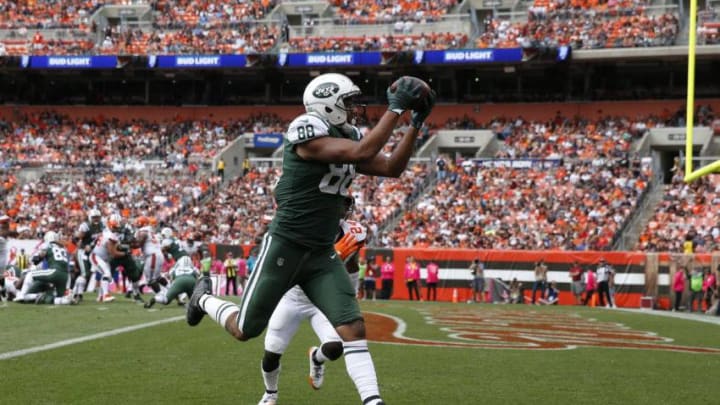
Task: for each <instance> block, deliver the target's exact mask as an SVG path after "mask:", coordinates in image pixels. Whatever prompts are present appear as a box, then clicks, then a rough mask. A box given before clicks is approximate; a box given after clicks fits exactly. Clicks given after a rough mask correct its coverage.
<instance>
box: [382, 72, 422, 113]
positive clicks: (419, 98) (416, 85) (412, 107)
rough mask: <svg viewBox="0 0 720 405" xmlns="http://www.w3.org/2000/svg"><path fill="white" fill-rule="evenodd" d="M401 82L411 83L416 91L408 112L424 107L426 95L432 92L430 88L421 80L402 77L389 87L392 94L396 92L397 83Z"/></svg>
mask: <svg viewBox="0 0 720 405" xmlns="http://www.w3.org/2000/svg"><path fill="white" fill-rule="evenodd" d="M401 80H409V81H411V82H412V84H411V87H412V88H416V89H418V92H417V96H416V98H415V100H413V102H412V104H411V105H410V107H409V109H410V110H416V109H418V108H422V107H424V103H425V102H426V100H427V97H428V95H430V93H431V92H432V89H431V88H430V86H429V85H428V84H427V83H426V82H425V81H424V80H422V79H419V78H417V77H415V76H403V77H401V78H399V79H397V80H396V81H395V82H394V83H393V84H391V85H390V92H392V93H394V92H395V91H396V90H397V86H398V83H399V82H400V81H401Z"/></svg>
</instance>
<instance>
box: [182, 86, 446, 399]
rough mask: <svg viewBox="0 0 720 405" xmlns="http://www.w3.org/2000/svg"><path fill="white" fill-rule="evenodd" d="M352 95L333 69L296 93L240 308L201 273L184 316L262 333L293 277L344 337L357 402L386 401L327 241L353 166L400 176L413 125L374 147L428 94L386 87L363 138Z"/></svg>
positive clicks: (240, 334)
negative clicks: (384, 102) (296, 112)
mask: <svg viewBox="0 0 720 405" xmlns="http://www.w3.org/2000/svg"><path fill="white" fill-rule="evenodd" d="M423 89H425V90H428V91H425V90H423ZM359 94H360V89H359V88H358V87H357V86H356V85H355V84H354V83H353V82H352V81H351V80H350V79H349V78H348V77H346V76H343V75H340V74H324V75H320V76H318V77H316V78H315V79H313V80H312V81H311V82H310V83H309V84H308V86H307V87H306V89H305V93H304V96H303V101H304V104H305V110H306V113H305V114H302V115H300V116H299V117H297V118H296V119H295V120H294V121H293V122H292V123H291V124H290V126H289V128H288V131H287V133H286V137H285V144H284V155H283V174H282V176H281V177H280V180H279V182H278V184H277V186H276V187H275V199H276V202H277V212H276V215H275V218H274V219H273V221H272V223H271V224H270V228H269V230H268V233H267V234H265V237H264V239H263V243H262V246H261V249H260V255H259V257H258V261H257V264H256V266H255V269H254V271H253V273H252V275H251V277H250V280H249V282H248V285H247V288H246V291H245V294H244V295H243V298H242V301H241V303H240V306H236V305H235V304H233V303H232V302H227V301H223V300H220V299H218V298H215V297H213V296H211V295H210V288H209V287H210V286H209V283H208V280H207V279H206V278H201V279H200V280H198V283H197V284H196V288H195V290H194V292H193V296H192V297H191V299H190V302H189V305H188V312H187V321H188V323H189V324H190V325H196V324H198V323H199V322H200V320H201V319H202V317H203V316H204V315H205V314H208V315H210V316H211V317H212V318H213V320H215V321H216V322H218V323H219V324H220V325H221V326H223V327H225V329H226V330H227V331H228V332H229V333H230V334H232V335H233V336H234V337H235V338H237V339H239V340H247V339H250V338H253V337H256V336H258V335H260V334H261V333H262V331H263V330H264V329H265V327H266V326H267V324H268V320H269V319H270V315H271V314H272V312H273V310H274V309H275V307H276V306H277V304H278V302H279V301H280V298H282V296H283V295H284V294H285V292H286V291H287V290H288V289H289V288H291V287H292V286H294V285H299V286H300V287H301V288H302V289H303V291H304V292H305V294H306V295H307V296H308V298H309V299H310V301H311V302H312V303H313V304H315V305H316V306H317V307H318V308H319V309H320V310H321V311H322V312H323V313H324V314H325V316H327V318H328V320H329V321H330V323H331V324H332V325H333V326H334V327H335V328H336V331H337V333H338V335H339V336H340V337H341V338H342V340H343V351H344V354H345V360H346V365H347V369H348V373H349V374H350V376H351V378H352V379H353V381H356V385H357V388H358V392H360V396H361V399H362V401H363V404H365V405H377V404H382V403H383V402H382V399H381V397H380V394H379V390H378V385H377V378H376V376H375V369H374V366H373V362H372V358H371V357H370V353H369V351H368V346H367V341H366V340H365V324H364V321H363V319H362V315H361V313H360V309H359V306H358V303H357V300H356V298H355V291H354V289H353V287H352V285H351V284H350V279H349V278H348V276H347V273H346V271H345V267H344V265H343V262H342V261H341V260H340V258H339V257H338V255H337V253H336V252H335V249H334V246H333V243H334V239H335V234H336V232H337V226H338V223H339V221H340V219H341V218H342V217H343V216H344V213H345V204H344V203H345V198H346V197H347V196H348V194H349V193H348V187H349V186H350V184H351V182H352V179H353V177H354V176H355V174H356V173H362V174H366V175H375V176H385V177H399V176H400V175H401V174H402V172H403V171H404V170H405V167H406V166H407V162H408V160H409V159H410V155H411V154H412V150H413V145H414V144H415V140H416V139H417V136H418V127H419V125H413V126H412V127H410V128H409V129H407V131H406V133H405V134H404V136H403V137H402V139H401V140H400V142H399V143H398V145H397V147H396V148H395V150H394V151H393V152H392V153H391V154H390V155H386V154H384V153H381V150H382V148H383V146H385V144H386V143H387V141H388V139H389V138H390V136H391V135H392V133H393V131H394V129H395V127H396V125H397V123H398V120H399V118H400V115H402V113H403V112H404V111H407V110H412V109H413V108H419V109H418V110H417V111H414V112H416V113H417V114H416V116H417V119H418V120H420V119H423V120H424V118H426V117H427V116H428V115H429V114H430V111H431V109H432V106H433V104H434V97H435V95H434V93H433V92H432V91H431V90H429V87H427V84H425V83H424V82H422V81H421V80H419V79H416V78H411V77H402V78H400V79H398V81H396V82H395V83H393V85H392V86H391V89H389V90H388V100H389V104H390V109H389V110H388V111H387V112H385V113H384V114H383V116H382V117H381V118H380V121H379V122H378V124H377V125H376V126H375V127H374V128H373V129H372V130H370V132H369V133H368V134H367V135H365V136H364V137H361V135H360V131H359V130H358V129H357V128H355V127H353V126H352V125H350V124H349V121H352V117H350V116H349V115H350V114H349V113H350V112H351V111H350V110H351V108H350V105H351V103H352V100H351V98H352V97H354V96H357V95H359ZM418 106H419V107H418ZM415 124H417V123H415ZM328 287H330V288H328Z"/></svg>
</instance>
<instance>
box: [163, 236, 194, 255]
mask: <svg viewBox="0 0 720 405" xmlns="http://www.w3.org/2000/svg"><path fill="white" fill-rule="evenodd" d="M162 249H163V252H166V253H167V254H169V255H170V256H172V258H173V259H174V260H175V261H177V260H178V259H179V258H181V257H183V256H187V255H188V254H187V252H186V251H185V249H183V248H182V247H181V246H180V242H178V240H177V239H175V238H169V239H165V240H163V242H162Z"/></svg>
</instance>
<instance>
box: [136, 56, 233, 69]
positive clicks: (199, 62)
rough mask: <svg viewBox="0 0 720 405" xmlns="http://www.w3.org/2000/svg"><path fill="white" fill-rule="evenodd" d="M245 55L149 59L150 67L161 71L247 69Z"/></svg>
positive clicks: (153, 57) (159, 57)
mask: <svg viewBox="0 0 720 405" xmlns="http://www.w3.org/2000/svg"><path fill="white" fill-rule="evenodd" d="M246 64H247V59H246V58H245V55H159V56H150V57H149V58H148V67H150V68H155V67H157V68H161V69H163V68H164V69H191V68H226V67H245V65H246Z"/></svg>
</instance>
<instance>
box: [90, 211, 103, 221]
mask: <svg viewBox="0 0 720 405" xmlns="http://www.w3.org/2000/svg"><path fill="white" fill-rule="evenodd" d="M101 216H102V214H100V210H98V209H96V208H93V209H91V210H90V211H89V212H88V221H90V222H91V223H100V217H101Z"/></svg>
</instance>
